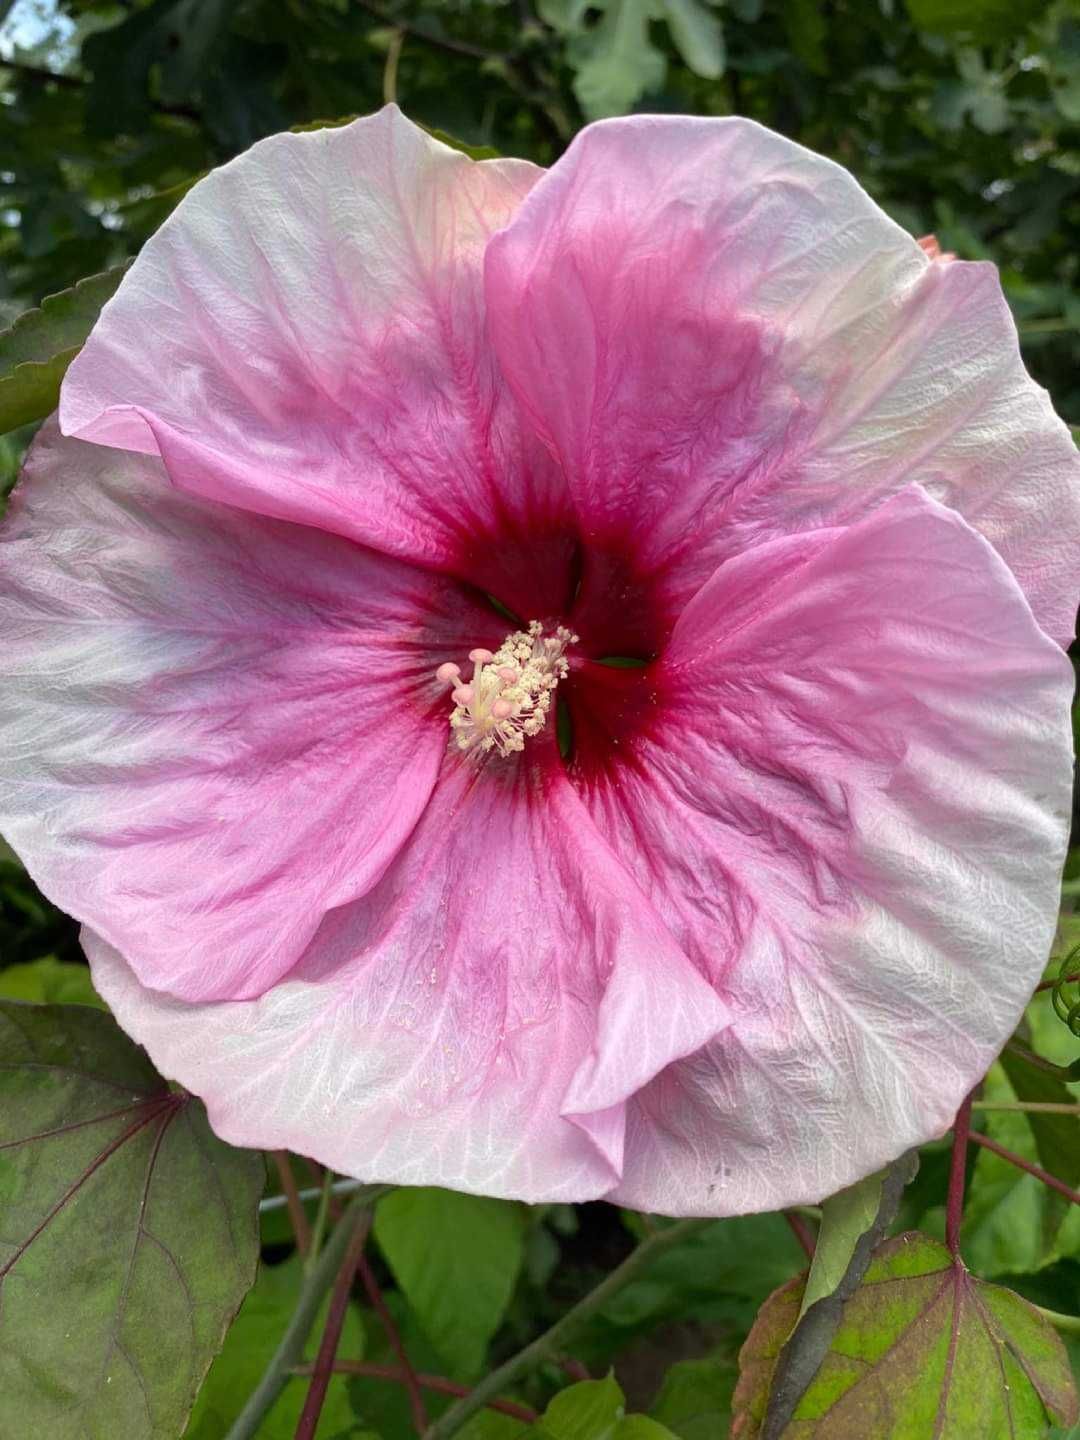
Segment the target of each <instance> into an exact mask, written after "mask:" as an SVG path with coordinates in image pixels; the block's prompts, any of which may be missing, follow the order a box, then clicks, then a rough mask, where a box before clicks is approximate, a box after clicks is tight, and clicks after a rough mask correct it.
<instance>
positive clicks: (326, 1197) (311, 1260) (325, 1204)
mask: <svg viewBox="0 0 1080 1440" xmlns="http://www.w3.org/2000/svg"><path fill="white" fill-rule="evenodd" d="M333 1188H334V1172H333V1171H332V1170H327V1171H326V1173H325V1174H324V1175H323V1183H322V1191H321V1193H320V1195H319V1208H318V1209H317V1210H316V1211H315V1224H314V1225H313V1226H312V1227H311V1249H310V1250H309V1251H308V1257H307V1259H306V1260H305V1262H304V1268H305V1270H308V1271H310V1270H312V1269H313V1268H314V1265H315V1261H316V1260H317V1259H318V1256H319V1251H320V1250H321V1249H322V1243H323V1236H324V1235H325V1234H326V1217H327V1215H329V1213H330V1193H331V1191H332V1190H333ZM349 1208H350V1209H351V1208H352V1207H351V1206H350V1207H349Z"/></svg>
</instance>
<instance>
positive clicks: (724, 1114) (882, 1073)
mask: <svg viewBox="0 0 1080 1440" xmlns="http://www.w3.org/2000/svg"><path fill="white" fill-rule="evenodd" d="M811 538H812V544H809V545H808V544H807V543H806V541H805V540H795V539H784V540H780V541H774V542H772V543H770V544H768V545H765V546H761V547H758V548H756V549H753V550H750V551H747V552H746V553H745V554H743V555H742V556H740V557H738V558H736V559H735V560H732V561H729V562H728V563H727V564H725V565H724V566H722V567H721V568H720V570H719V571H718V572H717V574H716V576H715V577H714V578H713V580H712V581H711V582H710V583H709V584H708V585H707V586H706V587H705V589H704V590H703V591H702V592H701V593H700V594H699V595H698V596H697V597H696V598H695V600H694V601H693V602H692V604H691V605H690V606H689V607H688V608H687V610H686V611H685V612H684V614H683V616H682V618H681V620H680V622H679V624H678V626H677V627H676V629H675V632H674V635H673V638H672V642H671V647H670V651H669V653H668V654H667V655H666V656H665V658H664V660H663V661H662V662H660V663H659V664H658V665H657V666H655V667H653V668H652V672H651V673H650V672H641V671H638V672H636V675H637V676H639V677H643V678H641V679H640V680H639V681H638V683H639V684H641V685H643V686H646V687H647V688H648V689H649V690H650V691H655V692H656V693H657V694H658V695H659V696H660V704H659V706H658V709H657V720H656V724H655V725H654V726H653V727H652V728H651V729H644V730H643V731H642V732H641V734H640V735H639V736H638V738H637V739H636V740H633V741H628V740H627V739H626V737H624V739H623V744H622V747H621V748H622V749H623V750H624V751H628V753H625V754H623V756H622V763H620V765H619V768H618V772H617V775H616V777H615V780H616V783H603V782H601V783H593V784H591V785H590V787H589V788H588V790H587V792H585V799H586V803H587V805H588V807H589V810H590V813H591V814H592V815H593V817H594V818H595V820H596V822H597V824H598V826H599V828H600V830H601V831H602V832H603V833H604V834H605V835H606V836H607V838H608V840H609V843H610V844H611V845H612V847H613V849H615V850H616V852H617V853H618V854H620V855H622V856H624V857H625V859H626V863H627V865H628V866H629V867H630V868H631V869H632V870H634V871H635V873H636V874H637V877H638V880H639V883H640V884H641V885H642V887H643V889H645V890H646V891H647V893H648V894H649V896H650V899H651V901H652V903H653V905H654V906H655V907H656V909H657V910H658V912H659V913H660V915H661V916H662V918H663V919H664V921H665V922H666V924H667V925H668V927H669V928H670V930H671V931H672V933H673V934H674V936H675V937H676V939H677V940H678V941H679V943H680V945H681V946H682V948H683V949H684V950H685V951H686V952H687V953H688V954H689V955H690V956H691V958H692V959H693V960H694V961H695V963H696V964H697V965H698V966H699V968H700V969H701V970H702V972H703V973H704V974H707V975H708V976H709V977H710V979H711V980H712V982H713V984H714V985H715V986H716V987H717V989H718V991H719V993H720V994H721V995H722V996H723V998H724V1000H725V1001H726V1002H727V1003H728V1004H730V1005H731V1007H732V1009H733V1011H734V1019H733V1021H732V1024H731V1026H730V1028H728V1029H727V1030H725V1031H724V1033H723V1034H722V1035H721V1036H720V1037H719V1038H718V1039H717V1040H716V1041H714V1042H712V1043H711V1044H710V1045H709V1046H707V1047H705V1049H704V1050H703V1051H702V1052H701V1053H700V1054H697V1055H694V1056H693V1057H690V1058H688V1059H687V1060H685V1061H682V1062H680V1063H679V1064H677V1065H675V1066H672V1067H670V1068H669V1069H668V1070H667V1071H665V1073H664V1074H663V1075H662V1076H660V1077H659V1078H658V1079H657V1080H656V1081H654V1082H653V1083H652V1084H651V1085H650V1086H649V1087H647V1088H646V1090H645V1091H644V1092H643V1093H642V1094H641V1095H640V1096H639V1097H638V1098H637V1100H636V1101H635V1103H634V1105H633V1106H632V1107H631V1116H630V1119H629V1122H628V1125H629V1128H628V1132H627V1137H626V1163H625V1170H624V1179H623V1181H622V1183H621V1184H620V1186H619V1187H618V1188H617V1190H616V1192H615V1198H617V1199H619V1200H621V1201H623V1202H625V1203H627V1204H630V1205H633V1206H636V1207H640V1208H644V1209H648V1210H659V1211H664V1212H670V1213H676V1212H677V1213H705V1214H712V1213H740V1212H743V1211H747V1210H757V1209H775V1208H778V1207H780V1206H783V1205H788V1204H793V1203H797V1202H803V1201H811V1200H817V1199H820V1198H821V1197H822V1196H823V1195H826V1194H831V1193H832V1192H833V1191H835V1190H837V1189H838V1188H840V1187H841V1186H844V1185H848V1184H850V1183H852V1182H853V1181H854V1180H856V1179H858V1178H859V1177H860V1176H862V1175H864V1174H866V1173H868V1172H870V1171H871V1170H873V1169H875V1168H876V1167H878V1166H880V1165H882V1164H884V1163H885V1162H886V1161H887V1160H889V1159H891V1158H893V1157H894V1156H895V1155H897V1154H898V1153H900V1152H901V1151H902V1150H904V1149H905V1148H907V1147H908V1146H910V1145H914V1144H918V1143H921V1142H923V1141H925V1140H928V1139H930V1138H931V1137H933V1136H935V1135H939V1134H941V1133H942V1132H943V1131H944V1130H945V1129H946V1128H947V1127H948V1125H949V1124H950V1123H951V1120H952V1117H953V1115H954V1113H955V1111H956V1109H957V1107H958V1106H959V1103H960V1101H961V1100H962V1099H963V1096H964V1094H965V1093H966V1092H967V1090H968V1089H970V1087H971V1086H972V1085H973V1084H974V1083H975V1082H976V1081H977V1080H978V1079H979V1077H980V1076H981V1075H982V1074H983V1073H984V1072H985V1070H986V1068H987V1066H988V1065H989V1063H990V1061H991V1060H992V1059H993V1057H994V1055H995V1054H996V1052H997V1050H998V1049H999V1048H1000V1046H1001V1045H1002V1043H1003V1041H1004V1040H1005V1039H1006V1038H1007V1036H1008V1035H1009V1033H1010V1032H1011V1030H1012V1028H1013V1027H1014V1025H1015V1024H1016V1021H1017V1019H1018V1017H1019V1015H1020V1013H1021V1010H1022V1008H1023V1005H1024V1003H1025V1001H1026V999H1027V997H1028V996H1029V995H1030V993H1031V989H1032V987H1033V985H1034V984H1035V982H1036V980H1037V979H1038V977H1039V975H1040V974H1041V972H1042V969H1043V966H1044V965H1045V962H1046V957H1047V955H1048V954H1049V950H1050V944H1051V940H1052V936H1053V930H1054V924H1055V919H1056V913H1057V904H1058V885H1059V880H1060V871H1061V864H1062V860H1063V857H1064V853H1065V841H1066V835H1067V829H1068V811H1069V789H1070V770H1071V766H1070V736H1069V719H1068V716H1069V702H1070V699H1071V694H1072V675H1071V667H1070V666H1069V664H1068V661H1067V660H1066V657H1065V656H1064V655H1063V654H1062V652H1061V651H1060V649H1059V648H1058V647H1057V645H1056V644H1054V642H1053V641H1051V640H1050V639H1049V638H1048V637H1047V636H1045V635H1044V634H1043V633H1042V632H1041V631H1040V630H1039V629H1038V627H1037V625H1036V623H1035V621H1034V619H1033V617H1032V615H1031V612H1030V609H1029V607H1028V605H1027V603H1026V601H1025V599H1024V597H1023V595H1022V593H1021V591H1020V590H1019V588H1018V586H1017V585H1016V582H1015V580H1014V579H1013V577H1012V576H1011V574H1010V573H1009V571H1008V569H1007V567H1006V566H1005V565H1004V563H1003V562H1002V561H1001V559H1000V557H999V556H998V555H997V554H996V553H995V552H994V551H993V549H992V548H991V547H990V545H989V544H988V543H987V542H986V541H985V540H983V539H982V538H981V537H980V536H979V535H977V534H976V532H975V531H973V530H972V529H971V528H970V527H969V526H968V525H967V524H966V522H964V521H963V520H962V519H961V518H960V517H959V516H958V515H956V513H955V512H954V511H950V510H948V509H946V508H944V507H942V506H940V505H938V504H937V503H936V502H935V501H933V500H931V499H929V497H927V496H926V495H925V494H924V493H922V492H921V491H919V490H918V489H917V487H912V488H911V489H910V490H908V491H905V492H903V493H902V494H901V495H899V496H897V497H895V498H894V499H893V500H891V501H889V502H888V503H886V504H885V505H883V506H881V507H880V508H879V509H877V510H876V511H875V512H874V513H873V514H872V515H871V516H869V517H868V518H866V519H865V520H862V521H860V522H859V523H858V524H856V525H854V526H851V527H850V528H848V529H846V530H843V531H835V530H834V531H831V532H828V531H821V532H818V533H817V534H816V535H815V536H814V537H811ZM627 673H628V674H630V675H631V677H633V675H634V673H635V672H627ZM592 743H596V741H595V738H594V739H593V742H592Z"/></svg>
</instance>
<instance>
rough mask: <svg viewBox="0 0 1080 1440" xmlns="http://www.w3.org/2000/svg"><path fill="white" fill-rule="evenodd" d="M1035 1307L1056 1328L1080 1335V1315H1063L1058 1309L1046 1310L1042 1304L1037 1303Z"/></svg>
mask: <svg viewBox="0 0 1080 1440" xmlns="http://www.w3.org/2000/svg"><path fill="white" fill-rule="evenodd" d="M1035 1309H1036V1310H1037V1311H1038V1312H1039V1314H1040V1315H1041V1316H1042V1317H1043V1319H1044V1320H1048V1321H1049V1322H1050V1324H1051V1325H1053V1327H1054V1329H1055V1330H1060V1331H1061V1332H1062V1333H1063V1334H1065V1335H1080V1315H1062V1314H1060V1313H1059V1312H1058V1311H1057V1310H1044V1309H1043V1307H1042V1306H1041V1305H1036V1306H1035Z"/></svg>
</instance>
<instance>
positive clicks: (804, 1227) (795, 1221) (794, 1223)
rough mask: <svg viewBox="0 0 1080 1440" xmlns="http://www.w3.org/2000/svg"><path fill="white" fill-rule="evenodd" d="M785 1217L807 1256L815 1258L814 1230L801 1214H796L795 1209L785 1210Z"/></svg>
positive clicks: (810, 1258) (809, 1258)
mask: <svg viewBox="0 0 1080 1440" xmlns="http://www.w3.org/2000/svg"><path fill="white" fill-rule="evenodd" d="M784 1219H785V1220H786V1221H787V1223H788V1226H789V1228H790V1230H791V1233H792V1234H793V1235H794V1236H795V1239H796V1240H797V1241H798V1242H799V1244H800V1245H801V1246H802V1248H803V1250H804V1252H805V1254H806V1258H807V1259H808V1260H812V1259H813V1258H814V1232H813V1230H811V1229H810V1226H809V1225H808V1224H807V1223H806V1221H805V1220H804V1219H803V1217H802V1216H801V1215H796V1213H795V1211H794V1210H785V1211H784Z"/></svg>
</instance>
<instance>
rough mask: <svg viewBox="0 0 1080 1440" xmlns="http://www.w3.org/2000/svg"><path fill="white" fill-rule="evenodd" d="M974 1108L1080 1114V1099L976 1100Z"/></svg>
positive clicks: (1040, 1113) (1046, 1113)
mask: <svg viewBox="0 0 1080 1440" xmlns="http://www.w3.org/2000/svg"><path fill="white" fill-rule="evenodd" d="M971 1108H972V1109H973V1110H1020V1111H1022V1112H1024V1113H1026V1114H1035V1115H1080V1101H1077V1102H1075V1103H1074V1104H1069V1103H1067V1102H1065V1101H1058V1100H976V1101H975V1102H974V1104H973V1105H972V1107H971Z"/></svg>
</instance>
